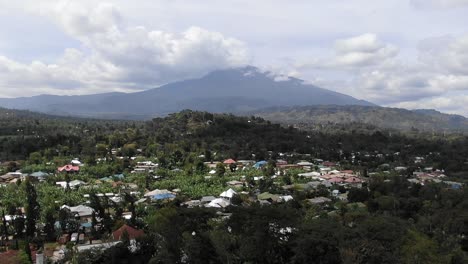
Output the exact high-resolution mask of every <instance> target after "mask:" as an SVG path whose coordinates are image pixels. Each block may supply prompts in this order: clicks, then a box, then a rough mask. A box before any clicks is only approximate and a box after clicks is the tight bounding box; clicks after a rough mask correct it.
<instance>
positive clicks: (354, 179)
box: [345, 177, 362, 183]
mask: <svg viewBox="0 0 468 264" xmlns="http://www.w3.org/2000/svg"><path fill="white" fill-rule="evenodd" d="M345 182H348V183H353V182H356V183H358V182H362V180H361V179H359V178H356V177H350V178H348V179H346V180H345Z"/></svg>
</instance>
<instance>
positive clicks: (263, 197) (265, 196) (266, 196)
mask: <svg viewBox="0 0 468 264" xmlns="http://www.w3.org/2000/svg"><path fill="white" fill-rule="evenodd" d="M257 199H258V200H260V201H269V202H279V201H281V199H280V196H279V195H276V194H271V193H269V192H264V193H261V194H259V195H257Z"/></svg>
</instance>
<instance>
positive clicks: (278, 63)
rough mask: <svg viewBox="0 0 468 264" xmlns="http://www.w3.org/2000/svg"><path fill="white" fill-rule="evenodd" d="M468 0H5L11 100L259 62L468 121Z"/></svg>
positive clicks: (4, 76)
mask: <svg viewBox="0 0 468 264" xmlns="http://www.w3.org/2000/svg"><path fill="white" fill-rule="evenodd" d="M467 13H468V0H425V1H423V0H392V1H371V0H329V1H311V0H308V1H305V0H296V1H280V0H271V1H265V0H256V1H248V0H236V1H231V0H223V1H217V0H193V1H181V0H152V1H149V0H140V1H105V2H101V1H90V0H82V1H55V0H48V1H44V0H34V1H24V0H17V1H4V0H0V97H17V96H31V95H37V94H44V93H51V94H90V93H100V92H110V91H125V92H131V91H137V90H142V89H148V88H152V87H157V86H159V85H162V84H165V83H168V82H172V81H177V80H181V79H186V78H194V77H198V76H201V75H203V74H205V73H207V72H209V71H211V70H214V69H219V68H229V67H239V66H243V65H248V64H251V65H254V66H257V67H259V68H261V69H263V70H269V71H273V72H276V73H278V74H283V75H290V76H294V77H299V78H302V79H304V80H306V81H307V82H310V83H313V84H316V85H318V86H321V87H323V88H327V89H331V90H335V91H339V92H343V93H346V94H349V95H352V96H355V97H357V98H360V99H366V100H369V101H372V102H374V103H377V104H380V105H384V106H395V107H405V108H435V109H438V110H441V111H444V112H449V113H458V114H463V115H465V116H468V32H467V31H468V28H467V27H466V25H468V16H466V14H467Z"/></svg>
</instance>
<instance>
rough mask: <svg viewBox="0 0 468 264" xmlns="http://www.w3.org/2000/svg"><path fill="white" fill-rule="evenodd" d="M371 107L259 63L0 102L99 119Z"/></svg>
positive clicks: (12, 105) (366, 103) (34, 109)
mask: <svg viewBox="0 0 468 264" xmlns="http://www.w3.org/2000/svg"><path fill="white" fill-rule="evenodd" d="M326 104H335V105H373V104H372V103H369V102H366V101H362V100H358V99H356V98H353V97H351V96H348V95H344V94H340V93H337V92H333V91H330V90H326V89H322V88H318V87H315V86H313V85H310V84H305V83H304V82H303V81H301V80H299V79H295V78H288V79H285V80H278V79H277V78H276V79H275V77H274V76H271V75H270V74H269V73H264V72H261V71H259V70H258V69H257V68H255V67H251V66H249V67H244V68H238V69H228V70H219V71H214V72H212V73H209V74H207V75H206V76H204V77H202V78H199V79H192V80H185V81H180V82H175V83H171V84H167V85H164V86H161V87H159V88H155V89H151V90H147V91H143V92H136V93H129V94H124V93H107V94H98V95H86V96H50V95H41V96H34V97H29V98H27V97H23V98H14V99H0V106H3V107H7V108H15V109H28V110H33V111H40V112H45V113H53V114H59V115H76V116H87V117H100V118H135V119H139V118H149V117H151V116H158V115H159V116H160V115H165V114H168V113H171V112H177V111H180V110H182V109H194V110H206V111H211V112H240V111H250V110H255V109H261V108H265V107H271V106H294V105H326Z"/></svg>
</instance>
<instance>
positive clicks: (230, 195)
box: [219, 189, 237, 199]
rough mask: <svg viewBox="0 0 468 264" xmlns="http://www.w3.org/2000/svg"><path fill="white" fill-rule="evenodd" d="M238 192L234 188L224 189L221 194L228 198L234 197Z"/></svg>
mask: <svg viewBox="0 0 468 264" xmlns="http://www.w3.org/2000/svg"><path fill="white" fill-rule="evenodd" d="M236 194H237V192H236V191H234V190H233V189H229V190H227V191H224V192H222V193H221V194H220V195H219V196H220V197H224V198H228V199H231V198H232V197H234V195H236Z"/></svg>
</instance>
